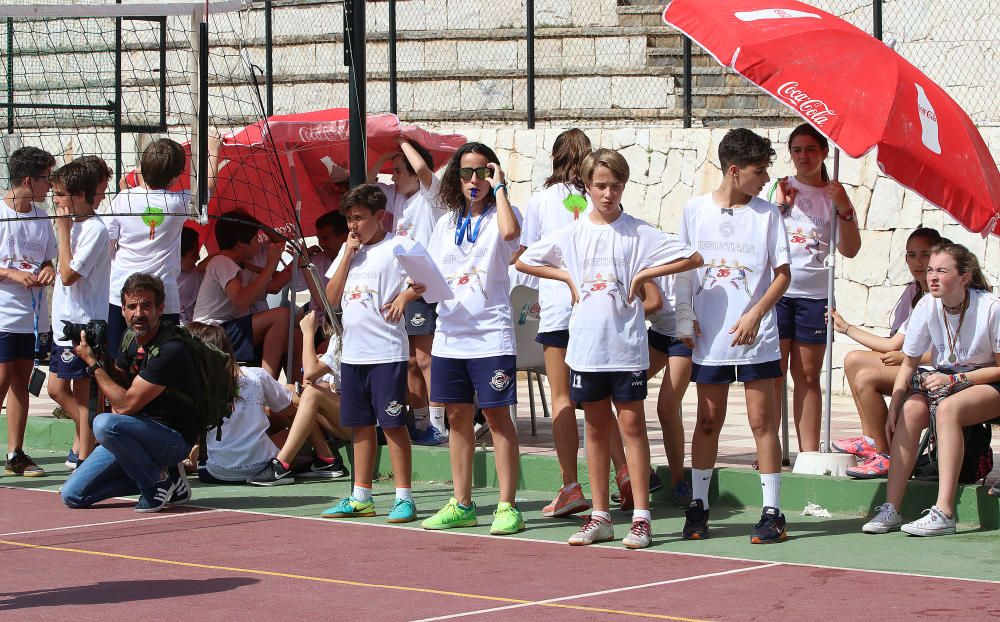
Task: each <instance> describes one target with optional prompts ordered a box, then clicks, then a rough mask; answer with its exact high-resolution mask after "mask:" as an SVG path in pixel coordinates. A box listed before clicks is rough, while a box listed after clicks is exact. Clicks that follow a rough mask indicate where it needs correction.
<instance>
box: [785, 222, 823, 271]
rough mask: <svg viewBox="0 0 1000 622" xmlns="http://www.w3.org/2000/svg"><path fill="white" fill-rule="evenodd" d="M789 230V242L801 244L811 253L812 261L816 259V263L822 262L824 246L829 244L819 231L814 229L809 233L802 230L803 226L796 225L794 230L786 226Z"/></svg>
mask: <svg viewBox="0 0 1000 622" xmlns="http://www.w3.org/2000/svg"><path fill="white" fill-rule="evenodd" d="M786 231H787V232H788V243H789V244H800V245H802V247H803V248H804V249H805V250H806V251H808V252H809V254H810V255H811V257H810V259H809V260H810V261H812V260H813V259H815V260H816V263H819V264H822V263H823V258H822V257H821V255H824V254H825V253H823V249H822V247H823V246H828V244H827V243H826V242H824V241H823V240H822V239H821V238H820V235H819V231H816V230H815V229H813V230H812V231H810V232H809V233H806V232H804V231H802V227H796V228H795V230H794V231H792V229H791V228H786Z"/></svg>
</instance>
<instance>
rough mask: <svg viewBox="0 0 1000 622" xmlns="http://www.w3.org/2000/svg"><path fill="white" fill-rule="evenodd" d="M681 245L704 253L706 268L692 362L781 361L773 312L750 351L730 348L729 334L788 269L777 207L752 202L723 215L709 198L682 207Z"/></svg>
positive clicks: (697, 277) (698, 294) (700, 278)
mask: <svg viewBox="0 0 1000 622" xmlns="http://www.w3.org/2000/svg"><path fill="white" fill-rule="evenodd" d="M680 237H681V241H682V242H684V243H685V244H688V245H690V246H691V247H692V248H694V249H695V250H697V251H698V252H699V253H701V256H702V257H703V258H704V260H705V265H703V266H702V267H700V268H698V269H697V270H695V271H693V272H691V273H688V274H687V275H686V276H685V278H687V277H688V276H693V277H694V283H693V285H694V287H693V296H694V314H695V317H697V318H698V323H699V325H700V327H701V336H700V337H696V338H695V348H694V355H693V357H692V361H693V362H695V363H697V364H699V365H748V364H754V363H764V362H767V361H776V360H778V359H779V358H781V352H780V347H779V342H778V328H777V323H776V321H775V317H774V315H775V314H774V309H768V311H767V314H766V315H765V316H764V318H763V320H761V323H760V329H759V331H758V332H757V338H756V339H754V341H753V343H752V344H750V345H741V346H735V347H733V346H730V344H731V343H732V339H733V336H732V335H731V334H730V333H729V329H730V328H732V327H733V326H734V325H735V324H736V322H737V321H739V319H740V317H741V316H742V315H743V314H744V313H745V312H746V311H747V310H748V309H749V308H750V307H751V306H753V305H754V304H756V303H757V301H758V300H760V299H761V297H763V295H764V292H766V291H767V288H768V287H769V286H770V285H771V281H772V280H774V269H775V268H777V267H779V266H783V265H786V264H787V263H788V237H787V235H786V234H785V224H784V222H783V219H782V217H781V212H780V211H779V210H778V208H777V206H775V205H773V204H771V203H768V202H767V201H765V200H763V199H760V198H758V197H754V198H753V199H751V200H750V203H748V204H747V205H745V206H744V207H737V208H734V209H733V210H732V215H730V214H729V210H728V209H727V210H725V211H724V210H723V209H722V208H721V207H720V206H719V205H718V204H716V202H715V201H714V200H713V199H712V195H711V194H705V195H701V196H698V197H694V198H693V199H691V200H690V201H688V202H687V204H686V205H685V206H684V215H683V218H682V219H681V230H680Z"/></svg>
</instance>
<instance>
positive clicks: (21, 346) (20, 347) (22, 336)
mask: <svg viewBox="0 0 1000 622" xmlns="http://www.w3.org/2000/svg"><path fill="white" fill-rule="evenodd" d="M14 359H28V360H29V361H33V360H35V333H6V332H0V363H10V362H11V361H13V360H14Z"/></svg>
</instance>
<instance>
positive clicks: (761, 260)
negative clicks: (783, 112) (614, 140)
mask: <svg viewBox="0 0 1000 622" xmlns="http://www.w3.org/2000/svg"><path fill="white" fill-rule="evenodd" d="M773 158H774V149H772V148H771V141H769V140H768V139H766V138H764V137H762V136H758V135H757V134H754V133H753V132H751V131H750V130H747V129H742V128H740V129H735V130H730V131H729V133H727V134H726V136H725V138H723V139H722V141H721V142H720V143H719V162H720V165H721V167H722V181H721V183H720V184H719V187H718V188H717V189H716V190H715V191H714V192H712V193H710V194H706V195H702V196H699V197H695V198H693V199H691V200H690V201H689V202H688V203H687V205H685V206H684V215H683V218H682V220H681V227H680V237H681V240H682V241H683V242H684V243H686V244H688V245H690V246H691V247H693V248H695V249H697V250H698V251H699V252H700V253H701V254H702V255H703V256H704V258H705V265H704V266H703V267H701V268H699V269H698V270H696V271H693V272H688V273H685V274H682V275H679V276H678V277H677V278H678V280H681V279H687V280H690V279H694V283H693V284H692V285H693V286H692V287H691V289H690V290H689V291H692V292H693V297H694V299H693V309H694V314H695V317H696V318H697V324H696V326H697V328H695V331H694V332H695V334H694V335H678V337H693V338H694V339H695V347H694V353H693V356H692V361H693V365H692V372H691V380H692V381H694V382H695V383H696V384H697V387H698V423H697V425H696V427H695V430H694V433H693V438H692V440H691V466H692V469H691V479H692V488H693V495H692V501H691V504H690V506H689V507H688V509H687V512H686V518H685V522H684V531H683V536H684V538H685V539H689V540H700V539H703V538H706V537H707V536H708V512H709V502H708V489H709V485H710V484H711V480H712V471H713V469H714V467H715V460H716V457H717V455H718V451H719V433H720V431H721V429H722V424H723V423H724V422H725V419H726V406H727V399H728V396H729V385H730V384H731V383H733V382H742V383H743V388H744V393H745V395H746V403H747V417H748V419H749V420H750V428H751V430H752V431H753V435H754V441H755V443H756V444H757V460H758V464H759V466H760V481H761V486H762V487H763V493H764V504H763V505H764V511H763V514H762V515H761V519H760V522H758V523H757V525H756V527H755V528H754V530H753V533H752V534H751V536H750V540H751V542H752V543H754V544H762V543H771V542H781V541H783V540H784V539H785V538H786V537H787V536H786V532H785V516H784V514H782V513H781V510H780V502H781V494H780V493H781V449H780V447H779V445H778V431H777V425H776V424H775V422H776V421H777V418H776V417H775V416H774V409H775V404H774V382H775V378H779V377H781V367H780V365H779V363H778V360H779V358H780V346H779V342H778V329H777V324H776V321H775V314H774V311H773V309H774V305H775V304H776V303H777V302H778V300H779V299H780V298H781V296H782V294H784V292H785V290H786V289H787V288H788V285H789V283H790V282H791V272H790V268H789V260H788V236H787V234H786V233H785V224H784V221H783V219H782V217H781V212H780V210H779V209H778V208H777V207H776V206H774V205H772V204H771V203H768V202H767V201H765V200H763V199H761V198H759V197H758V196H757V195H758V194H760V191H761V189H762V188H763V187H764V185H765V184H766V183H767V182H768V179H769V178H768V175H767V168H768V166H770V164H771V160H772V159H773Z"/></svg>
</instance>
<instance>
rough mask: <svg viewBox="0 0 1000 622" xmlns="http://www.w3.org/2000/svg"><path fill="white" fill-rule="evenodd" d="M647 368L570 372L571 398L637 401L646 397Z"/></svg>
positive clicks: (584, 401)
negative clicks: (638, 369)
mask: <svg viewBox="0 0 1000 622" xmlns="http://www.w3.org/2000/svg"><path fill="white" fill-rule="evenodd" d="M646 395H647V391H646V370H645V369H643V370H640V371H573V370H570V372H569V398H570V399H571V400H572V401H574V402H580V403H581V404H585V403H587V402H600V401H602V400H605V399H607V398H609V397H610V398H611V399H612V400H614V401H615V402H635V401H640V400H644V399H646Z"/></svg>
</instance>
